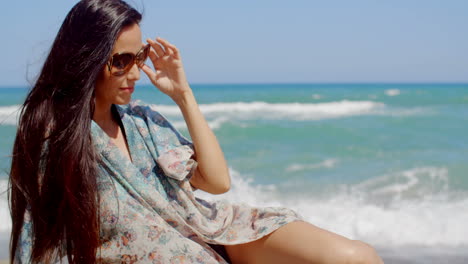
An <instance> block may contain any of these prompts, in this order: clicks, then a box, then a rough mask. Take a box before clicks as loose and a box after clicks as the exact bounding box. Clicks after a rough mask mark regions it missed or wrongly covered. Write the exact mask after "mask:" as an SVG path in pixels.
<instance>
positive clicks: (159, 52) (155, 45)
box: [146, 39, 166, 57]
mask: <svg viewBox="0 0 468 264" xmlns="http://www.w3.org/2000/svg"><path fill="white" fill-rule="evenodd" d="M146 41H148V43H149V44H150V45H151V47H153V49H154V50H155V51H156V54H157V55H158V57H163V56H164V55H166V52H165V51H164V50H163V48H162V47H161V46H160V45H159V44H158V43H157V42H156V41H154V40H152V39H147V40H146Z"/></svg>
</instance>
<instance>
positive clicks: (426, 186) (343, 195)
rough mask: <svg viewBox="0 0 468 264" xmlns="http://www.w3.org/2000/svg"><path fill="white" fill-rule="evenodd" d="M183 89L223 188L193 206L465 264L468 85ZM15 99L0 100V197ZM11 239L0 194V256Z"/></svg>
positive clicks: (169, 113) (176, 115)
mask: <svg viewBox="0 0 468 264" xmlns="http://www.w3.org/2000/svg"><path fill="white" fill-rule="evenodd" d="M192 89H193V90H194V93H195V96H196V97H197V99H198V102H199V104H200V108H201V110H202V112H203V113H204V114H205V117H206V119H207V120H208V122H209V124H210V126H211V128H212V129H213V130H214V132H215V134H216V136H217V138H218V140H219V142H220V144H221V146H222V149H223V151H224V153H225V156H226V159H227V161H228V163H229V166H230V170H231V176H232V182H233V187H232V189H231V190H230V191H229V192H228V193H227V194H223V195H221V196H213V195H209V194H206V193H203V192H201V191H197V193H198V194H197V195H198V196H200V197H203V198H205V199H219V198H223V199H224V198H225V199H231V200H232V201H235V202H246V203H250V204H254V205H258V206H286V207H290V208H293V209H295V210H297V211H298V212H299V213H300V214H302V215H303V216H304V217H305V218H306V219H307V220H308V221H309V222H311V223H313V224H315V225H318V226H320V227H323V228H325V229H328V230H331V231H333V232H336V233H339V234H341V235H344V236H347V237H349V238H353V239H360V240H363V241H366V242H368V243H370V244H372V245H373V246H375V247H376V248H378V249H379V251H380V253H381V254H383V255H384V256H385V257H386V263H392V259H398V261H399V262H398V263H468V227H467V224H466V223H468V84H210V85H202V84H193V85H192ZM26 92H27V89H26V88H18V87H4V88H0V192H2V191H4V190H5V189H6V182H7V171H8V169H9V165H10V158H9V155H10V153H11V148H12V144H13V140H14V136H15V130H16V122H17V121H16V120H17V111H18V109H19V105H20V104H21V103H22V101H23V100H24V97H25V95H26ZM134 99H140V100H142V101H144V102H146V103H153V104H155V109H157V110H159V111H160V112H161V113H162V114H163V115H165V116H166V117H167V118H168V119H169V120H171V121H172V122H173V123H174V124H175V126H176V127H177V128H178V129H180V130H181V132H182V133H183V134H185V135H187V136H188V132H187V130H186V127H185V123H184V121H183V118H182V116H181V114H180V111H179V109H178V107H177V106H176V105H175V104H174V103H172V102H171V100H170V98H168V97H167V96H165V95H164V94H162V93H161V92H159V91H158V90H157V89H156V88H154V87H152V86H150V85H147V86H145V85H142V86H137V87H136V90H135V93H134ZM10 228H11V222H10V220H9V213H8V207H7V202H6V196H5V194H3V195H1V196H0V234H3V235H1V236H0V244H2V242H1V241H6V240H7V239H8V237H7V234H8V232H9V230H10ZM3 243H4V244H2V245H6V244H5V242H3ZM0 251H1V250H0ZM5 252H6V251H5ZM0 258H1V256H0ZM424 258H428V259H426V260H425V259H424ZM449 259H452V260H451V261H448V262H446V261H447V260H449ZM438 260H440V262H438ZM457 261H459V262H457ZM393 263H397V262H393Z"/></svg>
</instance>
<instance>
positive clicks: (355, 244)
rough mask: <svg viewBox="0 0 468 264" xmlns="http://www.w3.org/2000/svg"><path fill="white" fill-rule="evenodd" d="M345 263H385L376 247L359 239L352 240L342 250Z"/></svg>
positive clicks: (341, 253) (341, 256) (341, 255)
mask: <svg viewBox="0 0 468 264" xmlns="http://www.w3.org/2000/svg"><path fill="white" fill-rule="evenodd" d="M340 258H341V259H342V261H340V262H341V263H343V264H383V261H382V259H381V258H380V257H379V255H378V254H377V252H376V251H375V249H374V248H373V247H372V246H370V245H368V244H366V243H364V242H362V241H359V240H351V241H350V243H349V245H348V246H346V247H345V248H343V249H342V252H340Z"/></svg>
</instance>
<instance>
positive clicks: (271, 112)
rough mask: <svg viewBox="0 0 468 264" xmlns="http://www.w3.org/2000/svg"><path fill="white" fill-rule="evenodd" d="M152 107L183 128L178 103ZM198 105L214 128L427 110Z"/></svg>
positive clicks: (342, 104)
mask: <svg viewBox="0 0 468 264" xmlns="http://www.w3.org/2000/svg"><path fill="white" fill-rule="evenodd" d="M19 107H20V106H19V105H11V106H2V107H0V125H16V124H17V120H18V114H19ZM152 107H153V109H154V110H156V111H159V112H161V113H162V114H163V115H165V116H167V117H168V118H169V119H170V120H171V121H173V122H174V123H175V124H174V125H175V127H176V128H185V122H184V123H182V122H179V121H180V120H181V118H182V114H181V112H180V109H179V107H178V106H176V105H153V106H152ZM200 109H201V111H202V112H203V114H204V115H205V117H206V118H207V121H208V123H209V125H210V127H211V128H213V129H218V128H220V127H221V126H222V125H223V124H225V123H227V122H231V121H235V122H236V123H241V124H242V121H244V120H288V121H314V120H322V119H332V118H343V117H350V116H360V115H388V116H407V115H414V114H421V113H427V112H428V110H427V109H422V108H398V109H396V108H389V107H387V106H386V105H385V104H384V103H381V102H374V101H349V100H342V101H335V102H326V103H266V102H232V103H213V104H201V105H200ZM244 125H245V124H244Z"/></svg>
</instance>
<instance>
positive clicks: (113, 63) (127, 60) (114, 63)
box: [107, 44, 150, 76]
mask: <svg viewBox="0 0 468 264" xmlns="http://www.w3.org/2000/svg"><path fill="white" fill-rule="evenodd" d="M149 51H150V45H149V44H146V45H145V46H144V47H143V48H141V50H140V51H138V52H137V54H133V53H130V52H124V53H115V54H114V55H112V57H111V58H110V60H109V61H108V62H107V68H108V69H109V72H110V73H111V74H112V75H114V76H122V75H124V74H125V73H127V72H128V71H129V70H130V68H132V66H133V64H136V65H138V67H141V66H143V64H144V63H145V60H146V59H147V58H148V54H149Z"/></svg>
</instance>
